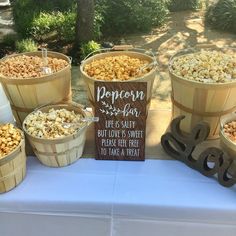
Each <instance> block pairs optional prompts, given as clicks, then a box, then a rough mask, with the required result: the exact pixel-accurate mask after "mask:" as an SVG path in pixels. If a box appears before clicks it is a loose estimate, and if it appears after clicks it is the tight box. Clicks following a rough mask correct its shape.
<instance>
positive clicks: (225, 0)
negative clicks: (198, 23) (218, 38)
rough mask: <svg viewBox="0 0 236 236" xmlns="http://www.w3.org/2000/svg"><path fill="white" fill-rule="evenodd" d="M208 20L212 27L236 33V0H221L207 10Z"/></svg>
mask: <svg viewBox="0 0 236 236" xmlns="http://www.w3.org/2000/svg"><path fill="white" fill-rule="evenodd" d="M206 22H207V23H208V24H209V25H211V26H212V28H215V29H219V30H225V31H230V32H233V33H236V0H219V1H218V2H216V3H215V4H213V5H211V6H210V7H209V8H208V10H207V12H206Z"/></svg>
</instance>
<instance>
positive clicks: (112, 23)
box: [96, 0, 168, 35]
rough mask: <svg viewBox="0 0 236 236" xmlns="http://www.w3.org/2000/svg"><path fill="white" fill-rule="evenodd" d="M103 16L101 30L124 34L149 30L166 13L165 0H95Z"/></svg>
mask: <svg viewBox="0 0 236 236" xmlns="http://www.w3.org/2000/svg"><path fill="white" fill-rule="evenodd" d="M96 3H97V5H99V6H103V7H102V8H101V7H100V12H102V16H103V24H102V32H104V33H106V34H113V35H114V34H124V33H132V32H140V31H149V30H150V29H151V28H152V27H153V26H159V25H161V24H162V23H163V22H164V21H165V19H166V16H167V14H168V10H167V7H166V2H165V0H138V1H137V0H117V1H110V0H97V1H96Z"/></svg>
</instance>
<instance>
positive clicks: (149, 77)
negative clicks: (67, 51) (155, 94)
mask: <svg viewBox="0 0 236 236" xmlns="http://www.w3.org/2000/svg"><path fill="white" fill-rule="evenodd" d="M125 48H126V47H124V50H123V51H122V49H123V47H122V45H121V47H117V49H114V50H119V51H111V50H113V49H111V50H110V51H109V50H108V52H107V49H106V50H105V52H103V53H98V54H96V55H93V56H91V57H89V58H88V59H85V60H84V61H82V63H81V65H80V71H81V74H82V77H83V79H84V81H85V84H86V87H87V94H88V99H89V102H90V104H91V106H92V107H94V101H95V99H94V82H95V81H98V80H96V79H94V78H92V77H90V76H88V75H87V73H86V72H85V71H84V66H85V65H86V64H89V63H91V62H92V61H94V60H99V59H103V58H105V57H108V56H109V57H112V56H121V55H126V56H130V57H133V58H139V59H143V60H147V61H148V62H149V63H150V64H152V65H153V67H152V69H151V71H150V72H148V73H147V74H145V75H143V76H142V77H138V78H135V79H132V80H127V81H125V82H147V108H149V107H150V102H151V98H152V89H153V84H154V81H155V79H156V78H157V62H156V58H155V56H154V55H153V54H152V55H148V54H147V53H144V52H145V50H143V49H139V50H140V51H141V52H138V51H129V50H126V49H125ZM133 50H135V49H133ZM137 50H138V49H137ZM99 81H103V82H108V83H109V81H107V80H106V81H104V80H99ZM111 82H123V81H119V80H116V81H111ZM147 110H148V109H147Z"/></svg>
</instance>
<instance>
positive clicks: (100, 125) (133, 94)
mask: <svg viewBox="0 0 236 236" xmlns="http://www.w3.org/2000/svg"><path fill="white" fill-rule="evenodd" d="M94 90H95V91H94V94H95V104H94V106H95V116H96V117H99V122H97V123H95V141H96V154H97V155H96V159H98V160H129V161H142V160H144V159H145V130H146V118H147V112H146V105H147V95H146V93H147V83H145V82H98V81H96V82H95V86H94Z"/></svg>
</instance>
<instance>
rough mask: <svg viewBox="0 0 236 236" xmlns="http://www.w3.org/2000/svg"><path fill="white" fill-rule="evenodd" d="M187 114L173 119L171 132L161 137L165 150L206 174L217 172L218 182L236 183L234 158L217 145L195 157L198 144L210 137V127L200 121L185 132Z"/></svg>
mask: <svg viewBox="0 0 236 236" xmlns="http://www.w3.org/2000/svg"><path fill="white" fill-rule="evenodd" d="M184 118H185V116H179V117H177V118H175V119H173V120H172V122H171V124H170V132H167V133H165V134H164V135H163V136H162V137H161V144H162V147H163V148H164V150H165V151H166V152H167V153H168V154H169V155H170V156H171V157H173V158H175V159H176V160H179V161H182V162H184V163H185V164H186V165H188V166H189V167H191V168H193V169H195V170H197V171H199V172H200V173H202V174H203V175H205V176H214V175H215V174H217V176H218V182H219V183H220V184H221V185H223V186H225V187H231V186H233V185H234V184H235V183H236V176H232V174H230V172H229V170H230V169H231V168H232V166H233V159H232V158H230V157H229V156H228V155H227V154H226V153H224V152H223V151H222V150H221V149H219V148H217V147H209V148H206V149H205V150H204V151H202V152H201V153H200V155H199V156H198V158H194V157H193V155H192V153H193V151H194V150H195V148H196V147H197V146H198V144H200V143H202V142H203V141H205V140H206V138H207V137H208V134H209V131H210V128H209V125H208V124H207V123H205V122H199V123H198V124H197V125H196V126H195V127H194V128H193V129H192V131H191V133H190V134H183V133H182V132H181V130H180V123H181V120H183V119H184Z"/></svg>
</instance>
